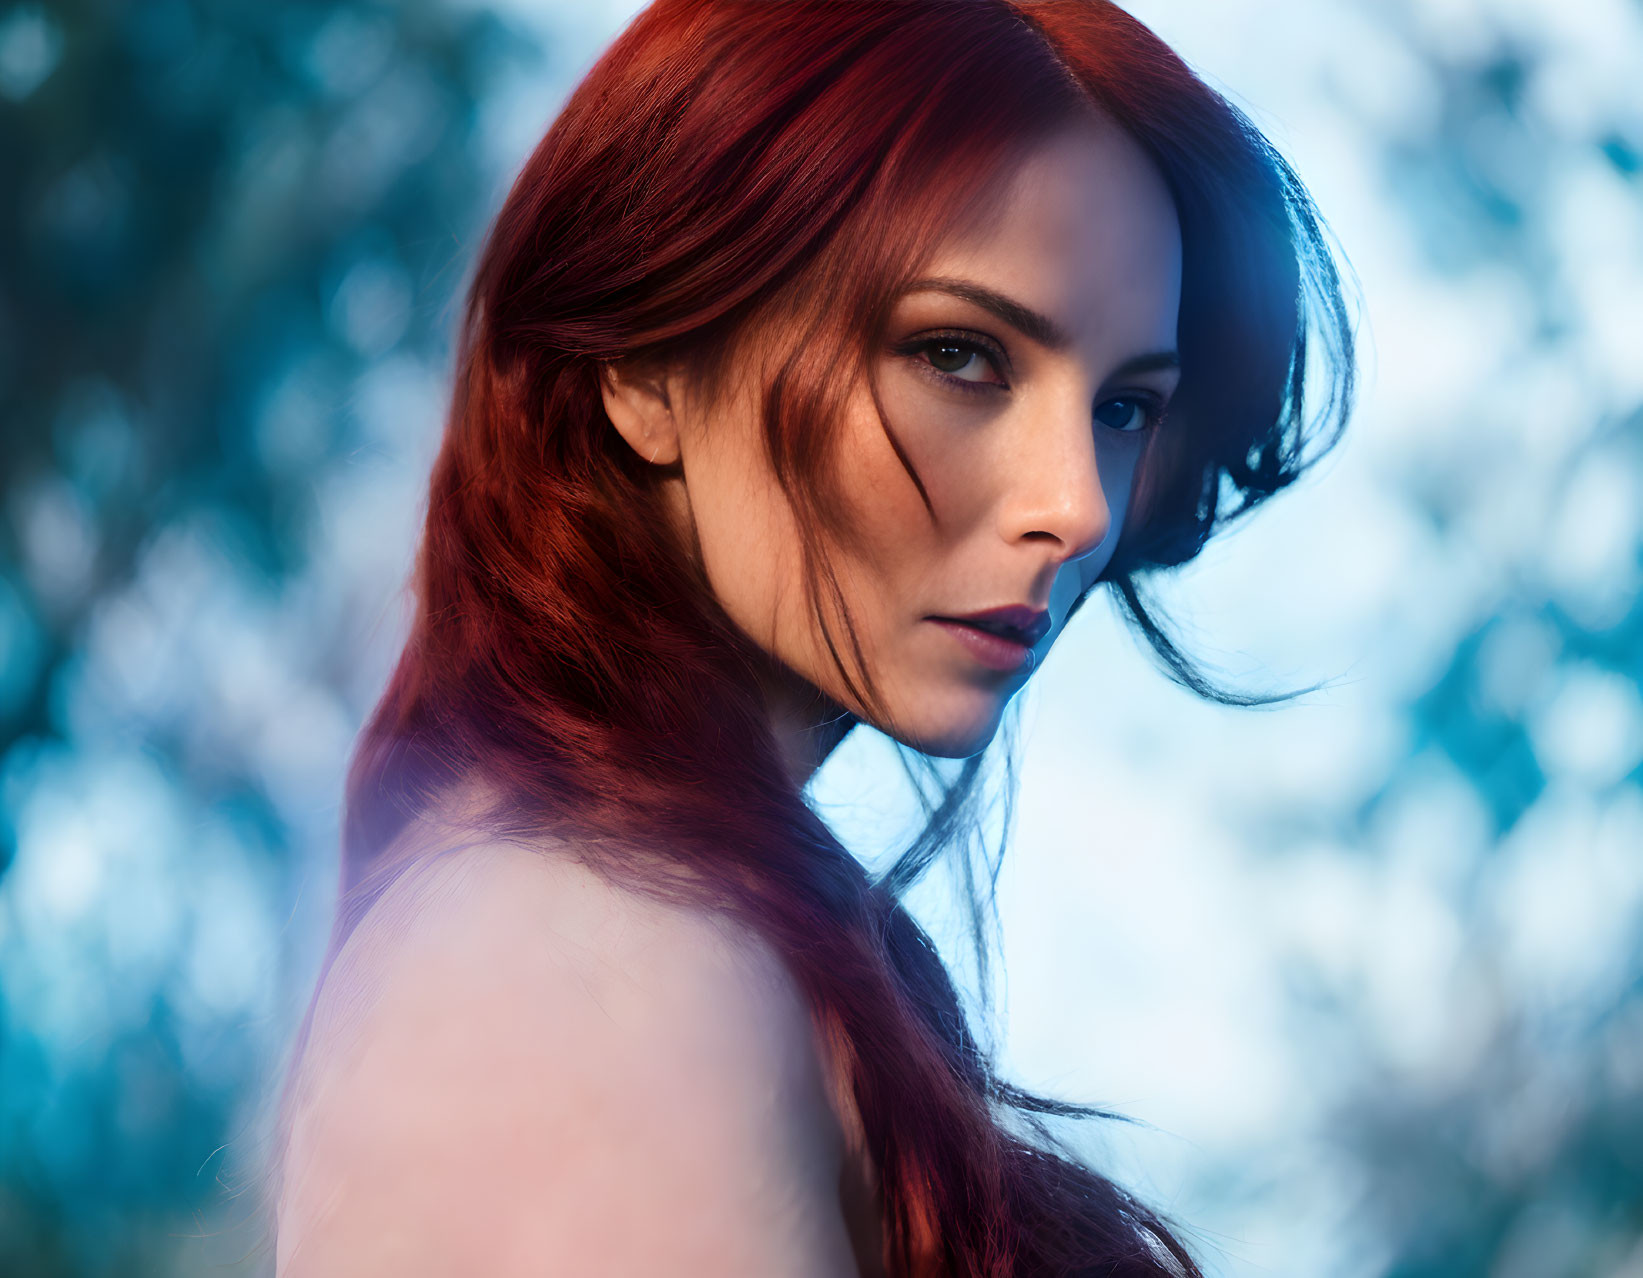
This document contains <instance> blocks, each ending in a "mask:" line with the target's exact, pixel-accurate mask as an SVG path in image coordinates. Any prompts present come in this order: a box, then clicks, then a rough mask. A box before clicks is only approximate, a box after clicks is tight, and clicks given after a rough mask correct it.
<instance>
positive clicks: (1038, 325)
mask: <svg viewBox="0 0 1643 1278" xmlns="http://www.w3.org/2000/svg"><path fill="white" fill-rule="evenodd" d="M907 291H908V292H909V293H924V292H928V293H946V294H947V295H948V296H949V297H956V298H959V299H960V300H961V301H965V302H971V303H973V304H974V305H976V306H979V307H981V309H982V310H984V311H991V312H992V313H993V314H994V315H996V316H998V318H999V319H1001V320H1003V321H1004V322H1005V323H1006V324H1008V325H1009V326H1010V327H1011V328H1013V329H1015V330H1016V331H1017V332H1018V333H1020V334H1022V335H1023V336H1024V337H1029V338H1031V339H1032V340H1033V341H1035V342H1037V343H1038V344H1039V345H1040V346H1044V347H1048V348H1049V349H1050V350H1052V351H1061V350H1066V348H1067V347H1069V346H1071V345H1072V339H1071V338H1070V337H1068V336H1067V332H1066V330H1065V329H1063V328H1062V327H1061V326H1060V325H1059V324H1057V323H1056V322H1055V321H1054V320H1053V319H1051V318H1050V317H1049V316H1048V315H1045V314H1043V313H1042V312H1040V311H1035V310H1033V308H1032V307H1030V306H1025V305H1023V304H1022V303H1020V302H1018V301H1016V300H1015V299H1014V298H1013V297H1006V296H1005V295H1004V294H1003V293H997V292H994V291H993V290H992V289H990V288H987V287H985V286H984V285H981V284H976V283H973V282H971V281H970V280H955V279H947V278H934V279H925V280H916V281H914V282H913V283H912V284H910V285H909V286H908V288H907ZM1180 367H1181V355H1180V352H1179V351H1152V352H1149V353H1148V354H1146V355H1137V356H1135V357H1134V358H1133V359H1127V360H1125V361H1124V362H1123V363H1122V364H1120V365H1119V366H1118V367H1117V368H1115V369H1113V371H1112V378H1119V377H1137V376H1139V375H1141V374H1142V373H1155V372H1158V371H1160V370H1162V369H1170V368H1180ZM1112 378H1109V380H1112Z"/></svg>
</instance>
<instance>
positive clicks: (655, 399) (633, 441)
mask: <svg viewBox="0 0 1643 1278" xmlns="http://www.w3.org/2000/svg"><path fill="white" fill-rule="evenodd" d="M599 393H600V395H601V396H602V398H603V399H604V402H605V413H606V415H607V416H608V417H609V418H610V422H611V425H612V426H614V427H616V433H617V434H619V435H620V436H621V437H622V438H623V439H624V440H626V441H627V444H628V447H629V448H631V449H633V451H634V452H636V453H638V454H639V456H641V457H643V458H644V459H645V460H646V461H647V462H650V463H652V464H653V465H656V466H671V465H673V464H674V463H675V462H677V461H678V460H679V426H678V423H677V421H675V419H674V416H673V402H672V399H671V398H670V396H669V395H668V393H667V388H666V387H665V386H664V385H663V384H662V383H661V381H660V380H658V379H653V378H650V377H646V376H640V375H637V374H636V373H635V372H634V371H633V370H631V369H624V368H619V367H618V366H617V365H615V364H602V365H600V368H599Z"/></svg>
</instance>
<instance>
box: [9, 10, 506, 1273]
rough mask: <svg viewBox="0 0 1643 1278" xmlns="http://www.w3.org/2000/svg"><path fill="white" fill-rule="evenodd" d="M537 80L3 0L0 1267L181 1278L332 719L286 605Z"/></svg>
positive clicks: (369, 45) (420, 333) (297, 876)
mask: <svg viewBox="0 0 1643 1278" xmlns="http://www.w3.org/2000/svg"><path fill="white" fill-rule="evenodd" d="M536 57H537V55H536V54H535V52H534V51H533V48H532V46H531V43H530V42H529V41H528V40H526V39H524V38H523V37H521V36H520V35H519V34H518V33H516V32H514V31H511V30H510V29H508V28H507V27H506V26H505V25H504V24H502V23H501V22H500V21H499V20H497V19H496V18H495V17H494V16H491V15H488V14H486V13H483V12H480V11H478V10H469V9H465V8H457V7H454V6H451V5H446V4H442V3H439V2H438V0H408V2H404V3H400V2H394V3H386V2H384V3H349V4H332V3H324V4H318V3H302V2H296V3H293V2H291V0H282V2H281V3H277V4H267V3H259V2H257V0H211V3H202V2H190V0H141V3H126V2H122V0H57V2H56V3H53V4H50V5H49V6H46V7H43V8H42V7H39V6H35V5H23V6H5V7H0V174H3V175H4V178H3V181H4V196H3V198H0V421H3V423H4V427H3V433H0V483H3V493H0V500H3V503H4V511H5V514H6V516H7V517H6V518H5V520H4V521H3V522H0V759H3V761H4V762H3V767H0V835H3V840H4V847H5V853H4V861H5V862H10V861H11V860H12V859H13V857H14V856H15V857H16V858H17V863H16V865H15V866H14V867H13V871H12V873H11V874H10V875H9V876H8V877H7V879H6V880H5V881H4V883H3V886H0V973H3V976H4V990H3V995H0V1273H5V1274H8V1275H48V1274H102V1273H121V1274H133V1273H168V1274H169V1273H183V1272H193V1271H196V1270H203V1269H204V1268H205V1267H207V1263H206V1259H205V1254H206V1252H207V1251H208V1250H209V1249H206V1248H204V1247H202V1245H200V1244H199V1243H197V1242H191V1241H190V1238H189V1236H190V1235H198V1234H199V1233H200V1232H201V1231H202V1229H205V1230H207V1231H209V1230H210V1229H214V1228H215V1227H216V1224H215V1223H213V1224H212V1225H210V1226H207V1225H204V1224H202V1222H203V1221H205V1220H206V1219H207V1218H209V1219H210V1220H211V1221H213V1222H217V1221H219V1220H220V1219H221V1205H220V1199H221V1198H222V1196H223V1187H222V1185H220V1184H219V1183H218V1182H217V1179H216V1177H217V1175H218V1173H219V1172H220V1171H221V1170H222V1167H223V1161H224V1155H223V1153H222V1149H223V1146H225V1144H228V1143H229V1142H231V1141H232V1140H235V1139H236V1138H239V1137H241V1136H242V1135H243V1133H244V1131H245V1130H246V1124H247V1123H248V1122H249V1119H248V1118H247V1117H246V1115H247V1114H248V1113H251V1112H254V1110H247V1109H246V1108H245V1107H246V1105H247V1099H248V1097H254V1095H255V1089H256V1088H257V1087H258V1086H259V1085H260V1084H261V1083H263V1082H265V1081H266V1073H267V1070H268V1068H269V1064H270V1061H271V1060H272V1059H274V1058H275V1057H276V1056H277V1051H278V1041H279V1040H278V1036H279V1034H280V1033H282V1032H284V1031H285V1030H286V1029H287V1028H288V1024H289V1013H288V1010H287V1009H285V1008H283V1007H282V1006H281V1005H280V1003H279V997H280V993H281V991H280V989H279V984H280V983H279V981H278V980H277V979H276V978H277V976H278V970H277V958H278V955H279V953H280V942H281V940H282V931H281V921H282V920H284V919H288V918H289V917H290V915H291V913H292V910H293V908H294V903H295V900H296V898H297V895H298V894H299V893H300V892H301V891H302V890H303V887H304V885H305V880H304V874H303V866H304V863H305V855H306V850H305V848H304V847H303V844H304V841H305V840H307V841H309V842H314V843H319V844H323V842H324V840H325V838H326V836H327V833H328V831H329V829H330V822H331V819H332V817H331V813H332V808H333V807H334V802H335V798H334V791H335V788H336V784H337V781H338V778H339V772H338V767H339V765H340V754H341V747H342V746H345V743H346V738H347V735H348V733H349V731H351V726H352V721H353V720H354V719H356V718H357V711H358V699H359V698H358V696H357V695H355V694H354V693H353V692H352V690H350V689H349V688H347V687H346V686H345V684H346V680H347V677H348V672H349V671H350V670H351V669H352V667H353V665H354V664H356V663H355V661H354V660H353V654H352V653H351V652H350V650H349V649H350V644H351V642H352V639H353V636H352V634H351V633H350V632H349V631H348V629H347V628H346V627H340V628H339V626H338V625H337V624H336V622H335V619H336V616H337V615H338V614H337V611H336V609H334V608H333V609H331V610H330V611H328V610H327V609H326V608H323V607H315V606H312V602H311V598H310V600H309V603H308V605H307V606H305V607H301V608H296V607H292V606H290V601H291V598H292V594H293V592H297V593H302V592H306V593H307V595H308V596H310V597H311V596H313V595H314V594H315V593H316V589H317V588H316V587H315V586H314V585H313V582H312V572H313V571H314V570H315V567H316V565H318V566H319V567H320V568H323V567H324V566H325V564H326V562H327V560H328V558H329V557H330V556H333V555H338V556H347V555H350V554H352V555H354V556H356V557H357V554H358V547H357V545H355V546H349V545H340V544H337V541H336V538H337V536H338V529H337V527H336V526H335V525H334V524H331V525H328V524H327V522H326V519H325V501H324V499H325V492H326V475H327V474H328V473H331V472H334V471H335V470H336V469H337V468H338V467H344V468H346V467H348V466H353V467H355V468H356V469H358V467H359V465H360V459H361V456H362V455H363V454H369V453H371V452H372V450H374V449H375V450H378V451H380V450H381V449H382V448H384V447H393V446H396V445H397V446H399V447H403V446H404V440H403V439H398V440H396V439H395V436H396V433H399V432H400V431H401V429H402V428H403V433H404V434H405V435H424V436H425V435H426V434H427V433H428V429H427V424H426V422H425V421H424V420H423V418H422V417H420V416H413V415H412V414H410V413H409V412H404V411H400V409H397V408H396V405H398V406H401V408H402V407H403V405H404V404H406V403H407V402H411V401H414V400H415V398H416V397H417V394H418V391H419V388H420V386H421V383H419V382H418V381H417V380H416V379H417V376H418V373H419V370H420V371H421V373H422V375H424V376H425V377H426V378H430V379H433V380H436V381H437V378H438V376H439V375H440V374H441V373H442V371H443V366H444V363H445V360H446V351H447V348H448V342H449V334H450V330H451V328H452V324H451V322H450V321H451V305H450V299H451V297H452V296H453V294H454V292H455V291H456V289H457V287H458V286H459V285H460V283H461V273H462V271H463V270H464V269H465V267H466V264H467V261H468V258H469V256H470V255H471V254H470V246H471V241H472V239H473V238H474V236H475V235H476V234H478V233H479V231H480V230H481V229H482V227H483V221H484V218H485V216H486V214H487V213H488V211H489V208H490V204H491V201H492V200H493V199H494V197H495V195H496V192H497V179H498V176H499V175H498V174H497V172H495V171H494V166H491V165H488V163H487V161H486V156H487V147H486V136H485V131H486V129H487V127H488V126H487V122H486V119H485V117H484V115H483V112H482V110H481V109H480V104H481V99H482V96H483V95H484V94H485V93H486V91H487V90H490V89H492V88H494V86H495V84H496V83H497V82H498V80H499V79H500V78H502V77H505V76H506V75H508V74H511V73H517V72H519V71H520V70H521V68H526V67H529V66H530V65H531V64H532V61H533V59H535V58H536ZM493 149H494V148H493ZM384 369H389V370H393V377H392V378H391V379H389V380H390V384H389V385H388V388H387V390H386V391H385V390H384V389H383V387H384V376H383V372H382V370H384ZM373 379H374V380H373ZM395 386H397V387H400V388H402V389H401V391H400V392H399V394H398V398H395V396H394V394H393V393H391V392H392V391H393V388H394V387H395ZM407 386H408V387H409V390H405V389H403V388H405V387H407ZM373 395H374V396H375V397H376V400H377V401H381V402H378V403H377V404H376V406H375V408H374V409H373V408H372V405H371V402H370V399H371V396H373ZM384 395H386V399H384ZM435 411H436V412H437V409H436V410H435ZM399 418H403V421H401V420H398V419H399ZM413 427H414V430H413ZM353 531H354V533H356V534H358V533H360V532H365V533H367V534H368V533H369V531H370V530H369V529H368V528H367V529H363V530H362V529H358V528H356V529H354V530H353ZM404 550H405V546H404V545H399V546H396V547H395V553H396V554H397V555H398V556H401V557H402V556H403V553H404ZM330 593H337V591H336V588H335V586H333V587H332V588H331V589H330ZM345 607H346V605H345V604H344V609H345ZM299 614H300V617H301V624H296V625H291V624H285V622H289V621H290V619H291V618H292V617H294V616H298V615H299ZM282 619H283V621H282ZM248 698H250V699H252V700H256V699H259V698H260V699H261V702H262V703H265V704H278V705H279V706H280V708H281V709H282V710H284V711H285V712H287V714H286V718H285V720H283V722H285V723H286V724H287V726H286V727H285V728H284V729H283V733H284V735H283V736H279V737H278V738H277V739H275V740H270V739H269V733H268V730H267V728H266V726H265V727H264V729H263V730H262V731H260V732H258V733H248V732H247V731H246V725H247V719H246V716H245V711H246V703H247V700H248ZM262 717H263V720H264V723H265V725H266V723H267V722H269V720H268V717H267V716H266V715H264V716H262ZM339 743H340V744H339ZM305 769H307V770H306V771H305ZM312 775H318V776H322V777H324V779H325V781H326V784H325V785H323V786H318V785H309V786H306V787H304V785H302V784H297V783H300V782H305V781H306V780H308V779H309V778H310V776H312ZM282 780H283V782H284V785H283V789H282ZM316 790H317V791H318V793H315V791H316ZM325 850H327V851H328V849H325ZM308 886H309V887H310V889H311V890H312V885H311V884H310V885H308ZM247 950H259V951H260V952H257V953H255V954H253V955H250V956H247V955H246V953H245V952H246V951H247ZM234 1174H235V1173H234V1172H233V1171H232V1170H230V1171H229V1172H227V1173H226V1175H227V1176H228V1178H229V1179H232V1178H233V1177H234ZM247 1211H249V1206H248V1207H247ZM257 1241H258V1240H257V1237H256V1232H255V1229H254V1227H251V1228H247V1229H245V1230H244V1231H242V1232H240V1233H239V1234H237V1235H235V1236H231V1237H229V1238H228V1239H226V1240H225V1246H224V1248H223V1249H222V1251H221V1252H220V1253H219V1254H218V1255H217V1256H216V1257H215V1259H216V1260H218V1261H219V1262H220V1261H222V1260H224V1259H232V1258H233V1257H234V1255H236V1254H238V1253H243V1252H245V1251H248V1250H251V1249H252V1248H254V1247H255V1246H256V1243H257ZM236 1249H237V1250H236Z"/></svg>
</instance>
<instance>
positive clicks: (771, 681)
mask: <svg viewBox="0 0 1643 1278" xmlns="http://www.w3.org/2000/svg"><path fill="white" fill-rule="evenodd" d="M761 683H762V687H763V690H764V697H765V705H766V706H767V707H768V708H769V713H770V727H771V732H772V734H773V735H774V736H775V738H776V746H777V748H778V749H779V750H780V751H781V755H782V762H783V764H784V765H786V768H787V774H788V776H789V777H791V778H792V780H793V784H794V786H795V787H796V788H798V789H800V790H802V789H804V787H805V786H806V785H807V784H808V783H809V781H810V778H811V777H812V776H814V775H815V772H816V769H817V768H819V767H821V765H822V763H823V762H824V761H825V760H826V758H827V756H828V755H830V754H832V753H833V749H834V747H835V746H837V745H838V744H839V742H841V741H843V740H844V738H845V736H846V735H847V734H848V733H849V731H850V729H851V728H853V727H855V726H856V724H857V723H858V722H860V720H858V719H857V718H856V716H855V715H853V714H851V713H850V711H848V710H846V709H845V708H844V707H843V706H841V705H840V704H839V703H838V702H836V701H834V700H833V699H832V698H831V697H829V696H828V695H827V694H826V693H824V692H822V691H821V690H819V689H818V688H816V687H815V685H813V684H811V683H808V682H806V681H805V680H803V679H801V678H799V676H798V675H796V674H794V673H793V672H792V671H791V670H788V669H786V668H785V667H784V668H782V669H779V670H772V671H770V672H769V673H768V674H767V676H766V677H765V678H764V679H763V680H762V681H761Z"/></svg>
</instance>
